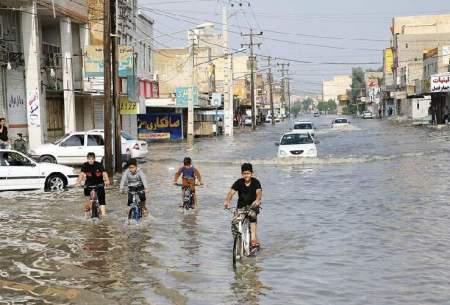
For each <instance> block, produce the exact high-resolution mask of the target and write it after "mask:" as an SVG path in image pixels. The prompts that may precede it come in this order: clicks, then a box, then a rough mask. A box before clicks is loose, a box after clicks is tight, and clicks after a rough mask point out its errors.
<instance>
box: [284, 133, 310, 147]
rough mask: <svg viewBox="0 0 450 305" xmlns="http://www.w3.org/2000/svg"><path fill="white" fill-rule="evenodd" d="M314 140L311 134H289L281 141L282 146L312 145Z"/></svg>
mask: <svg viewBox="0 0 450 305" xmlns="http://www.w3.org/2000/svg"><path fill="white" fill-rule="evenodd" d="M312 143H314V141H313V139H312V138H311V136H310V135H309V134H288V135H285V136H284V137H283V138H282V139H281V145H297V144H312Z"/></svg>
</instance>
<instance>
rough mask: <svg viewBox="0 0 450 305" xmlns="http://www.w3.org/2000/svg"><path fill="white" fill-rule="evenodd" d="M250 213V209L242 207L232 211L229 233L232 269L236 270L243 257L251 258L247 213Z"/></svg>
mask: <svg viewBox="0 0 450 305" xmlns="http://www.w3.org/2000/svg"><path fill="white" fill-rule="evenodd" d="M251 212H252V209H251V208H250V207H244V208H241V209H236V210H234V211H233V219H232V221H231V233H232V234H233V268H234V269H236V263H237V261H238V260H240V259H241V258H242V257H243V256H244V255H245V256H251V255H252V254H253V253H252V250H253V249H251V247H250V237H251V231H250V219H249V213H251Z"/></svg>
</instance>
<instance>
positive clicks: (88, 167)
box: [76, 152, 109, 216]
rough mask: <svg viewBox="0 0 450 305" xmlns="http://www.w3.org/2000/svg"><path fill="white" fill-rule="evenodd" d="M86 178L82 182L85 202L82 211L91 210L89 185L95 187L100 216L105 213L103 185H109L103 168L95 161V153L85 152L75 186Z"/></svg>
mask: <svg viewBox="0 0 450 305" xmlns="http://www.w3.org/2000/svg"><path fill="white" fill-rule="evenodd" d="M83 180H86V181H85V183H84V196H85V197H86V202H85V204H84V211H85V212H86V213H88V212H89V211H90V210H91V208H92V207H91V201H90V195H91V187H95V186H98V187H97V198H98V202H99V204H100V211H101V214H102V215H101V216H105V215H106V198H105V187H104V186H105V185H106V186H108V185H109V177H108V174H107V173H106V171H105V168H104V167H103V165H102V164H101V163H100V162H97V161H95V154H94V153H93V152H90V153H88V154H87V162H85V163H84V164H83V165H82V166H81V172H80V174H79V176H78V180H77V183H76V186H80V183H81V182H82V181H83Z"/></svg>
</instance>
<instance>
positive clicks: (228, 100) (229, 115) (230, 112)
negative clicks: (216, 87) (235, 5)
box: [222, 3, 234, 136]
mask: <svg viewBox="0 0 450 305" xmlns="http://www.w3.org/2000/svg"><path fill="white" fill-rule="evenodd" d="M228 18H229V16H228V8H227V3H224V5H223V11H222V23H223V29H222V32H223V33H222V35H223V50H224V53H225V54H224V55H225V63H224V65H223V75H224V80H223V99H224V101H223V123H224V127H225V130H224V131H225V135H226V136H232V135H233V119H234V99H233V93H234V92H233V55H232V52H231V50H230V48H229V45H228V44H229V41H228Z"/></svg>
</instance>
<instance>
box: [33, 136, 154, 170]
mask: <svg viewBox="0 0 450 305" xmlns="http://www.w3.org/2000/svg"><path fill="white" fill-rule="evenodd" d="M136 144H138V145H140V143H139V141H133V142H129V141H127V140H125V139H124V137H123V136H122V161H124V162H127V161H128V160H129V158H130V157H131V156H132V151H133V147H132V146H131V145H136ZM135 148H139V150H140V151H141V150H142V152H143V153H144V154H145V153H146V152H147V146H146V145H145V147H141V146H139V147H137V146H136V147H135ZM89 152H93V153H95V156H96V157H97V161H101V160H102V159H103V156H104V154H105V150H104V135H103V131H102V130H91V131H79V132H72V133H70V134H67V135H65V136H63V137H62V138H61V139H59V140H58V141H56V142H54V143H47V144H42V145H40V146H38V147H37V148H35V149H32V150H30V151H29V154H30V155H31V156H32V157H33V158H34V159H36V160H38V161H39V162H49V163H60V164H82V163H84V162H86V155H87V154H88V153H89Z"/></svg>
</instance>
